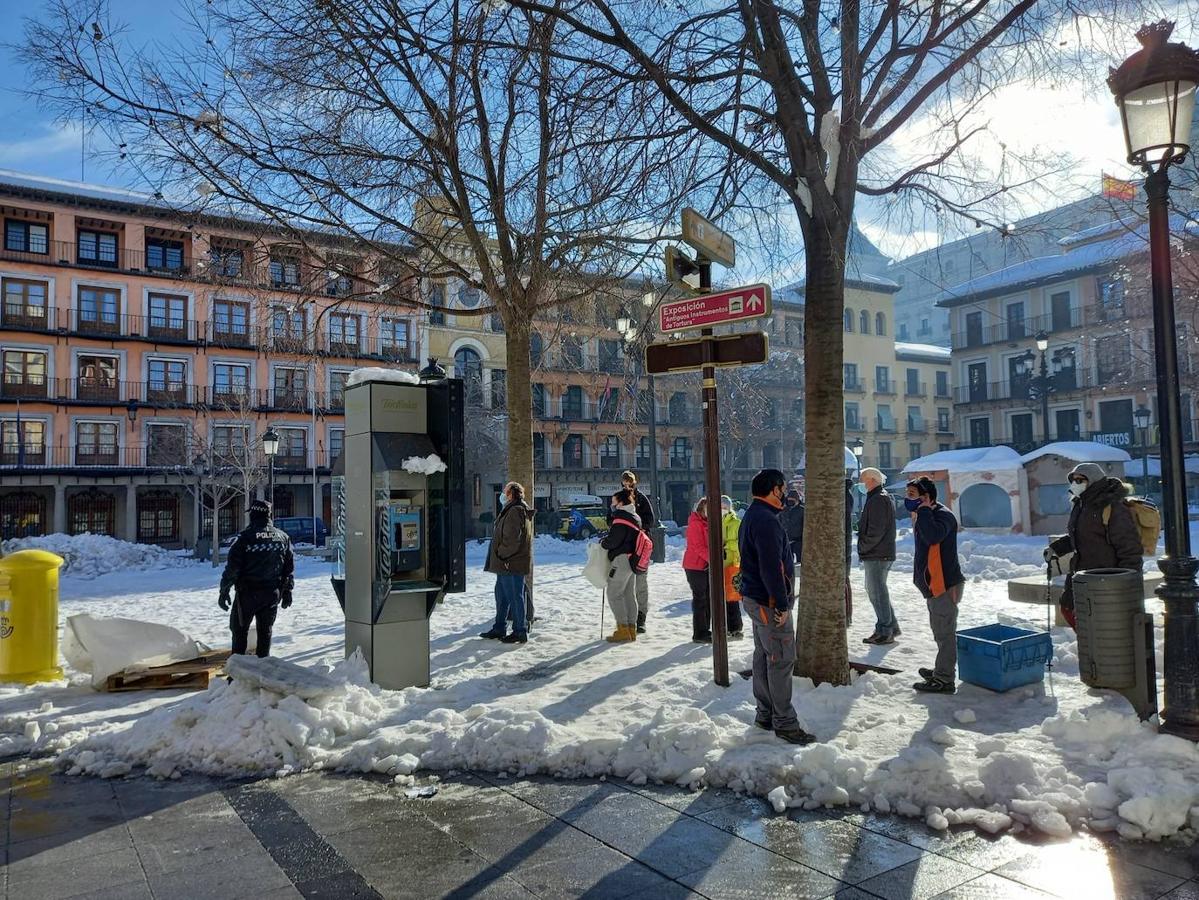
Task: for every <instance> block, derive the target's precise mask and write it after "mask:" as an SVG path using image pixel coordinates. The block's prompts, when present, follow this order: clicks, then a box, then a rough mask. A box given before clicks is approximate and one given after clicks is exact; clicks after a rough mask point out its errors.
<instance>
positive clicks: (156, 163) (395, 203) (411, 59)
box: [23, 0, 701, 484]
mask: <svg viewBox="0 0 1199 900" xmlns="http://www.w3.org/2000/svg"><path fill="white" fill-rule="evenodd" d="M98 6H99V12H97V7H98ZM193 26H194V27H193V28H192V31H191V34H190V37H191V41H190V43H189V41H188V40H187V39H186V37H184V38H180V43H179V44H178V45H177V46H178V47H179V48H180V49H177V50H172V51H167V50H162V51H160V52H159V53H158V54H157V55H155V56H153V57H150V56H147V55H143V54H139V53H138V52H136V51H134V50H133V49H132V48H131V47H130V46H129V45H128V43H127V42H125V41H124V40H123V35H122V33H121V29H120V27H119V26H118V25H116V24H115V23H113V22H112V20H111V19H110V18H109V17H108V16H107V13H106V10H105V6H104V5H103V3H102V2H101V3H99V4H98V3H97V2H94V0H93V2H74V0H57V2H55V3H54V4H52V6H51V9H50V11H49V12H48V14H47V15H46V16H45V17H44V18H43V19H42V20H41V21H40V22H36V23H32V24H30V25H29V26H28V28H27V33H26V42H25V45H24V51H23V53H24V57H25V58H26V59H27V60H28V61H29V62H30V63H31V64H32V67H33V69H34V71H35V72H36V73H37V80H38V81H39V83H41V84H42V85H44V87H43V88H41V89H39V94H40V96H41V97H42V99H43V100H44V101H45V102H46V103H47V104H49V105H50V106H51V107H52V108H55V109H58V110H60V111H61V112H62V113H63V115H64V116H70V115H76V114H77V113H78V109H79V99H80V97H81V96H83V97H84V98H85V102H86V103H87V104H88V107H89V109H90V110H91V112H92V113H93V114H94V116H95V119H96V121H97V122H98V123H100V125H101V126H102V127H104V128H106V129H107V130H108V131H109V132H110V134H111V136H112V140H113V143H114V146H118V147H119V148H120V149H121V152H122V153H123V154H127V155H128V157H129V159H130V160H132V161H133V162H134V163H135V164H136V165H137V166H138V167H139V169H140V170H141V171H144V172H146V173H147V174H148V176H149V177H150V178H152V179H153V180H154V183H155V185H157V186H159V190H160V191H163V192H165V193H169V192H170V190H171V189H175V190H180V189H182V191H183V192H186V191H187V190H188V189H194V188H195V186H196V185H197V182H199V184H200V186H201V187H202V188H203V191H204V194H205V197H206V199H205V201H204V203H203V204H202V206H203V207H207V208H211V209H216V208H218V207H220V208H222V209H227V210H232V211H234V212H237V211H244V212H253V213H254V214H256V215H260V216H263V217H265V218H266V219H267V220H268V221H269V222H271V223H272V225H273V226H275V227H276V228H278V229H280V230H281V231H282V232H284V233H288V234H290V235H291V236H292V238H293V239H294V240H296V241H297V242H301V243H303V242H306V241H307V242H310V241H311V240H312V238H311V231H312V230H316V231H317V232H323V233H328V234H330V235H343V236H350V237H352V238H353V239H354V240H355V241H356V243H357V245H358V246H360V247H362V248H365V249H366V250H367V251H368V252H370V253H373V254H377V255H378V256H380V257H382V258H383V259H384V260H385V261H387V262H389V263H390V264H391V265H392V267H393V268H395V269H398V270H401V271H403V272H406V273H408V274H409V275H416V276H420V277H421V278H422V279H423V284H424V290H423V292H421V293H420V294H415V293H414V294H411V295H407V296H405V298H404V299H405V300H406V301H410V302H411V303H412V304H413V306H414V307H415V308H418V309H437V310H443V311H447V310H448V311H449V312H451V313H453V314H454V315H457V316H477V315H485V314H488V313H490V312H492V311H496V312H498V313H499V315H500V316H501V317H502V320H503V324H504V331H505V341H506V347H507V365H508V390H507V395H508V465H509V471H510V474H511V475H512V477H515V478H517V479H518V480H520V481H522V482H525V483H527V484H531V483H532V480H533V479H532V476H533V471H532V425H531V416H530V392H529V331H530V323H531V322H532V321H533V320H534V319H535V318H536V317H537V316H539V315H540V314H541V313H542V312H543V311H544V310H546V309H547V308H549V307H551V306H553V305H555V304H559V303H569V302H572V301H573V300H575V299H576V298H578V297H581V296H589V295H590V294H592V293H593V292H594V290H595V288H596V284H597V282H601V281H604V280H606V279H607V278H609V277H614V278H620V277H623V276H624V275H626V274H628V273H629V272H631V271H633V270H635V269H636V268H637V267H638V266H639V265H640V264H641V262H642V259H643V257H642V254H643V253H644V252H645V251H646V250H647V248H650V247H652V246H653V244H654V242H655V241H656V240H657V238H658V237H659V235H660V233H661V230H662V228H664V227H665V223H667V222H670V221H673V219H674V218H675V216H674V210H675V206H676V204H677V203H678V202H679V200H680V198H681V196H682V194H683V191H682V190H681V189H680V188H679V185H681V184H687V183H691V182H694V181H696V180H697V171H698V166H699V165H700V164H701V160H699V159H698V157H696V155H695V154H694V153H689V152H688V144H689V143H691V142H692V136H691V133H690V129H689V128H687V126H686V125H684V124H683V123H681V122H674V123H673V124H669V123H667V121H666V119H667V109H666V106H665V104H664V103H663V102H662V101H661V100H660V98H658V97H657V95H656V92H655V91H651V90H647V88H646V86H645V85H641V84H637V83H628V82H622V81H619V80H615V79H613V78H610V77H607V76H605V75H603V70H604V68H605V67H604V66H602V65H601V67H600V68H599V69H598V70H597V69H595V68H593V67H592V65H591V63H592V62H595V61H601V62H602V57H603V55H604V54H605V53H606V52H607V53H613V52H614V51H605V50H604V48H602V47H601V46H600V45H595V44H593V43H591V42H587V41H585V40H584V39H583V38H581V37H579V36H578V35H575V34H573V33H572V32H569V31H568V30H567V29H565V28H562V27H561V26H559V25H558V23H557V21H556V20H555V19H554V18H553V17H552V16H550V15H548V14H546V13H543V12H525V11H521V10H517V9H515V8H513V7H511V6H509V5H507V4H503V3H496V2H488V3H480V4H469V5H467V4H461V3H458V2H452V0H444V2H443V0H428V2H426V3H412V2H405V0H322V2H318V3H312V2H310V0H223V2H213V3H207V4H206V3H203V2H200V0H195V3H194V12H193ZM583 43H588V44H590V46H588V47H586V48H584V47H582V46H581V45H582V44H583ZM572 44H573V45H575V46H573V47H571V46H570V45H572ZM564 50H567V51H568V52H562V51H564ZM301 227H302V228H303V229H308V231H307V232H306V231H302V230H300V229H301ZM447 285H461V286H462V290H463V291H465V292H467V293H469V292H472V291H474V292H480V293H481V295H482V297H483V298H486V299H485V300H484V301H483V302H481V303H472V304H454V303H452V300H451V298H447V297H446V296H445V288H446V286H447ZM374 287H375V289H376V290H378V291H379V292H380V293H381V294H382V295H383V296H387V295H388V294H389V292H391V291H392V290H393V284H392V282H390V281H389V280H388V279H385V278H383V277H379V278H376V279H375V285H374ZM474 297H476V298H477V297H478V294H476V295H474ZM472 299H473V298H472Z"/></svg>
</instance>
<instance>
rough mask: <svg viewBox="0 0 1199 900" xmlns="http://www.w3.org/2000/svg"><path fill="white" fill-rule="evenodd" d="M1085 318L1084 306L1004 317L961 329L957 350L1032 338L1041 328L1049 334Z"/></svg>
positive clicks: (954, 339) (956, 338) (1078, 324)
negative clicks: (1040, 314) (1036, 314)
mask: <svg viewBox="0 0 1199 900" xmlns="http://www.w3.org/2000/svg"><path fill="white" fill-rule="evenodd" d="M1083 321H1084V313H1083V311H1082V310H1081V309H1071V310H1070V311H1069V313H1068V314H1060V313H1059V314H1058V315H1053V314H1049V315H1043V316H1027V317H1025V318H1023V319H1018V320H1012V321H1003V322H1000V323H998V324H992V325H983V326H981V327H979V328H968V329H967V330H965V331H959V332H958V333H957V334H955V335H953V337H952V346H953V349H954V350H961V349H964V348H967V347H985V346H987V345H988V344H1005V343H1010V342H1013V341H1023V340H1027V339H1028V338H1031V337H1032V336H1033V335H1035V334H1036V333H1037V332H1038V331H1045V332H1048V333H1049V334H1053V333H1055V332H1061V331H1069V330H1070V329H1072V328H1079V327H1081V326H1082V324H1083Z"/></svg>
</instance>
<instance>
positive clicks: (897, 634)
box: [891, 628, 903, 637]
mask: <svg viewBox="0 0 1199 900" xmlns="http://www.w3.org/2000/svg"><path fill="white" fill-rule="evenodd" d="M902 634H903V632H902V631H900V630H899V629H898V628H896V629H895V630H894V631H892V632H891V637H900V636H901V635H902Z"/></svg>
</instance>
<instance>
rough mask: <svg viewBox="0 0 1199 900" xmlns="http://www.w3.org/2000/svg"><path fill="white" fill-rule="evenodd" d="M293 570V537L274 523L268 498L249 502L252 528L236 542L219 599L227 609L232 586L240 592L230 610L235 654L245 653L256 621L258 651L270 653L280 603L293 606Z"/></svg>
mask: <svg viewBox="0 0 1199 900" xmlns="http://www.w3.org/2000/svg"><path fill="white" fill-rule="evenodd" d="M294 570H295V560H294V558H293V557H292V553H291V539H290V538H288V536H287V534H286V533H285V532H283V531H281V530H280V529H278V528H276V527H275V526H274V525H272V524H271V505H270V504H269V503H268V502H266V501H265V500H255V501H254V502H253V503H251V504H250V527H249V528H247V529H245V530H244V531H243V532H242V533H241V534H239V535H238V536H237V540H235V541H234V542H233V547H232V548H230V550H229V560H228V562H226V563H225V573H224V574H223V575H222V576H221V597H220V600H219V601H218V603H219V604H220V607H221V609H226V610H227V609H229V606H230V604H229V589H230V588H236V590H237V597H236V599H235V600H234V601H233V609H232V611H230V613H229V630H230V631H232V632H233V652H234V653H245V652H246V644H247V642H248V640H249V634H250V622H251V621H254V622H255V623H256V627H257V629H258V655H259V656H260V657H261V656H270V655H271V629H272V628H273V627H274V624H275V616H276V615H277V614H278V612H279V607H280V606H282V607H283V608H284V609H287V608H288V607H289V606H291V592H292V588H293V587H294V585H295V578H294V577H293V575H292V573H293V572H294Z"/></svg>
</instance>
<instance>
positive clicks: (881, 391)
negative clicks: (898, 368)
mask: <svg viewBox="0 0 1199 900" xmlns="http://www.w3.org/2000/svg"><path fill="white" fill-rule="evenodd" d="M874 396H876V397H894V396H895V382H894V381H876V382H875V383H874Z"/></svg>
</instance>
